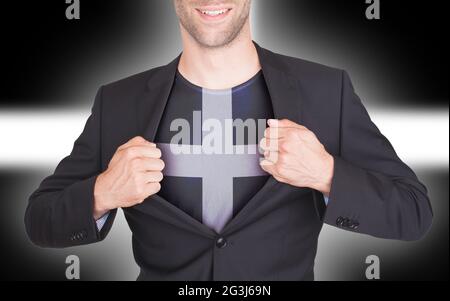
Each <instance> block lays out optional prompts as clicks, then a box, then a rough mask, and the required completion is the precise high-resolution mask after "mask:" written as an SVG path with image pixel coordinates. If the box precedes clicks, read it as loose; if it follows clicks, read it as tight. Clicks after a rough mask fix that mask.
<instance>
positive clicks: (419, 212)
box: [25, 44, 432, 280]
mask: <svg viewBox="0 0 450 301" xmlns="http://www.w3.org/2000/svg"><path fill="white" fill-rule="evenodd" d="M255 45H256V47H257V50H258V54H259V58H260V62H261V65H262V69H263V74H264V77H265V79H266V81H267V85H268V89H269V93H270V96H271V99H272V103H273V109H274V114H275V117H276V118H279V119H281V118H287V119H290V120H292V121H295V122H297V123H299V124H302V125H304V126H306V127H307V128H309V129H310V130H312V131H313V132H314V133H315V134H316V135H317V137H318V139H319V140H320V141H321V142H322V143H323V144H324V146H325V147H326V149H327V151H328V152H329V153H331V154H332V155H333V156H334V159H335V170H334V177H333V181H332V187H331V194H330V202H329V205H328V206H327V207H325V205H324V199H323V196H322V194H321V193H319V192H318V191H315V190H312V189H310V188H297V187H293V186H289V185H286V184H282V183H279V182H277V181H276V180H275V179H274V178H273V177H270V178H269V180H268V181H267V183H266V184H265V186H264V187H263V188H262V189H261V190H260V191H259V192H258V193H257V194H256V195H255V196H254V197H253V198H252V199H251V200H250V201H249V202H248V204H247V205H246V206H245V207H244V208H243V209H242V210H241V211H240V212H239V213H238V214H237V216H236V217H234V218H233V219H232V220H231V221H230V222H229V223H228V224H227V225H226V227H225V228H224V229H223V231H222V233H220V234H217V233H215V232H214V231H212V230H211V229H209V228H208V227H206V226H205V225H203V224H202V223H200V222H198V221H197V220H196V219H194V218H192V217H190V216H189V215H187V214H186V213H184V212H183V211H181V210H180V209H178V208H177V207H175V206H173V205H171V204H170V203H169V202H167V201H166V200H164V199H163V198H161V197H160V196H158V195H154V196H151V197H149V198H148V199H147V200H146V201H144V202H143V203H142V204H140V205H137V206H134V207H132V208H124V209H123V210H124V213H125V217H126V219H127V221H128V224H129V226H130V228H131V231H132V233H133V251H134V255H135V259H136V262H137V263H138V265H139V266H140V268H141V273H140V275H139V278H138V279H140V280H310V279H313V277H314V276H313V268H314V258H315V255H316V248H317V239H318V236H319V232H320V230H321V227H322V225H323V223H324V222H325V223H327V224H330V225H333V226H337V227H340V228H343V229H346V230H349V231H354V232H358V233H366V234H370V235H373V236H377V237H383V238H391V239H401V240H415V239H419V238H420V237H422V236H423V235H424V234H425V233H426V231H427V229H428V228H429V227H430V224H431V220H432V210H431V207H430V203H429V199H428V196H427V189H426V187H425V186H424V185H423V184H422V183H421V182H420V181H419V180H418V179H417V177H416V175H415V174H414V172H413V171H412V170H411V169H410V168H409V167H408V166H407V165H406V164H404V163H403V162H402V161H401V160H400V159H399V157H398V156H397V155H396V153H395V151H394V149H393V147H392V146H391V144H390V143H389V141H388V140H387V139H386V138H385V137H384V136H383V135H382V134H381V133H380V131H379V130H378V128H377V127H376V126H375V124H374V123H373V122H372V121H371V119H370V117H369V115H368V113H367V111H366V109H365V108H364V106H363V104H362V103H361V101H360V99H359V98H358V97H357V95H356V94H355V92H354V90H353V87H352V84H351V82H350V79H349V77H348V75H347V73H346V72H345V71H342V70H337V69H333V68H330V67H326V66H323V65H319V64H315V63H311V62H307V61H304V60H300V59H296V58H291V57H286V56H282V55H279V54H275V53H273V52H270V51H268V50H265V49H263V48H261V47H259V46H258V45H257V44H255ZM178 60H179V57H178V58H177V59H175V60H174V61H173V62H171V63H170V64H168V65H166V66H163V67H159V68H155V69H152V70H149V71H146V72H143V73H141V74H137V75H134V76H131V77H129V78H126V79H123V80H120V81H118V82H115V83H112V84H108V85H105V86H103V87H101V88H100V90H99V91H98V94H97V96H96V99H95V102H94V105H93V108H92V114H91V116H90V117H89V119H88V121H87V123H86V126H85V128H84V131H83V132H82V134H81V136H80V137H79V138H78V139H77V140H76V141H75V144H74V147H73V150H72V152H71V154H70V155H69V156H68V157H66V158H64V159H63V160H62V161H61V162H60V163H59V165H58V167H57V168H56V170H55V172H54V174H53V175H51V176H49V177H47V178H46V179H44V181H43V182H42V183H41V185H40V187H39V188H38V189H37V190H36V191H35V192H34V193H33V194H32V195H31V197H30V199H29V205H28V208H27V211H26V214H25V224H26V229H27V233H28V235H29V237H30V239H31V240H32V241H33V242H34V243H35V244H37V245H39V246H44V247H69V246H75V245H83V244H90V243H94V242H98V241H101V240H102V239H104V238H105V237H106V235H107V233H108V231H109V230H110V228H111V225H112V223H113V220H114V217H115V213H116V211H113V212H111V214H110V215H109V218H108V219H107V222H106V224H105V225H104V227H103V228H102V230H101V231H97V227H96V223H95V221H94V219H93V188H94V183H95V180H96V177H97V175H98V174H100V173H101V172H103V171H104V170H105V169H106V168H107V166H108V163H109V161H110V159H111V158H112V156H113V154H114V152H115V151H116V149H117V148H118V147H119V146H120V145H122V144H123V143H125V142H126V141H128V140H129V139H131V138H132V137H135V136H138V135H140V136H143V137H144V138H146V139H148V140H149V141H152V140H153V139H154V137H155V133H156V131H157V128H158V123H159V121H160V119H161V116H162V113H163V110H164V107H165V104H166V102H167V99H168V97H169V93H170V90H171V87H172V84H173V80H174V76H175V72H176V69H177V66H178Z"/></svg>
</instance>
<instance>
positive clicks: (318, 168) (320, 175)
mask: <svg viewBox="0 0 450 301" xmlns="http://www.w3.org/2000/svg"><path fill="white" fill-rule="evenodd" d="M268 124H269V127H268V128H267V129H266V131H265V133H264V138H263V139H262V140H261V142H260V147H261V148H262V149H263V150H264V159H263V160H262V161H261V163H260V164H261V168H262V169H263V170H265V171H266V172H268V173H269V174H271V175H272V176H273V177H274V178H275V179H276V180H277V181H279V182H282V183H286V184H289V185H292V186H296V187H309V188H312V189H315V190H318V191H320V192H322V193H323V194H324V195H325V196H326V197H329V194H330V190H331V181H332V178H333V173H334V158H333V156H332V155H330V154H329V153H328V152H327V151H326V150H325V147H324V146H323V145H322V143H320V141H319V140H318V139H317V137H316V135H315V134H314V133H313V132H312V131H310V130H309V129H307V128H306V127H304V126H302V125H299V124H297V123H295V122H292V121H290V120H287V119H283V120H274V119H271V120H269V122H268Z"/></svg>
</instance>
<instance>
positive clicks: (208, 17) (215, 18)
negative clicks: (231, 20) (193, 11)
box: [197, 9, 231, 21]
mask: <svg viewBox="0 0 450 301" xmlns="http://www.w3.org/2000/svg"><path fill="white" fill-rule="evenodd" d="M230 11H231V9H229V10H227V11H226V12H224V13H223V14H218V15H217V16H211V15H207V14H204V13H202V12H201V11H200V10H198V9H197V12H198V14H199V15H200V17H201V18H202V19H203V20H205V21H220V20H223V19H225V18H226V17H227V16H228V14H229V13H230Z"/></svg>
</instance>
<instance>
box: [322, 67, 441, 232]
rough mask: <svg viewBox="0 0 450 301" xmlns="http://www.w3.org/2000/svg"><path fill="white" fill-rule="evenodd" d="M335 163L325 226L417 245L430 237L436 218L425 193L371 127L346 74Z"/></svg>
mask: <svg viewBox="0 0 450 301" xmlns="http://www.w3.org/2000/svg"><path fill="white" fill-rule="evenodd" d="M405 130H408V129H405ZM418 143H420V142H419V141H418ZM334 159H335V166H334V176H333V180H332V185H331V191H330V196H329V199H330V201H329V203H328V206H327V207H326V209H325V215H324V222H326V223H328V224H331V225H334V226H338V227H341V228H344V229H346V230H351V231H355V232H360V233H366V234H370V235H373V236H376V237H382V238H392V239H400V240H416V239H419V238H421V237H422V236H423V235H424V234H425V233H426V232H427V230H428V229H429V227H430V225H431V220H432V215H433V213H432V209H431V205H430V201H429V198H428V196H427V189H426V187H425V186H424V185H423V184H422V183H421V182H420V181H419V180H418V178H417V176H416V175H415V173H414V172H413V171H412V170H411V169H410V168H409V167H408V166H407V165H406V164H405V163H403V162H402V161H401V160H400V158H399V157H398V156H397V154H396V152H395V150H394V148H393V147H392V145H391V144H390V142H389V141H388V140H387V139H386V137H384V136H383V135H382V134H381V132H380V131H379V130H378V128H377V127H376V125H375V124H374V123H373V122H372V121H371V119H370V117H369V114H368V113H367V111H366V109H365V108H364V106H363V104H362V103H361V100H360V99H359V97H358V96H357V95H356V94H355V92H354V89H353V86H352V84H351V82H350V78H349V76H348V74H347V73H346V72H345V71H344V72H343V73H342V97H341V128H340V146H339V154H337V155H334Z"/></svg>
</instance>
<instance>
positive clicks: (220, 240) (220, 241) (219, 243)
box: [216, 237, 228, 249]
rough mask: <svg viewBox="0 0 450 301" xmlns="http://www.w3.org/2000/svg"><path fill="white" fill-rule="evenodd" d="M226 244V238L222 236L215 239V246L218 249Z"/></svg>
mask: <svg viewBox="0 0 450 301" xmlns="http://www.w3.org/2000/svg"><path fill="white" fill-rule="evenodd" d="M227 244H228V243H227V240H226V239H225V238H223V237H219V238H218V239H217V241H216V247H218V248H219V249H223V248H225V247H226V246H227Z"/></svg>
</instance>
